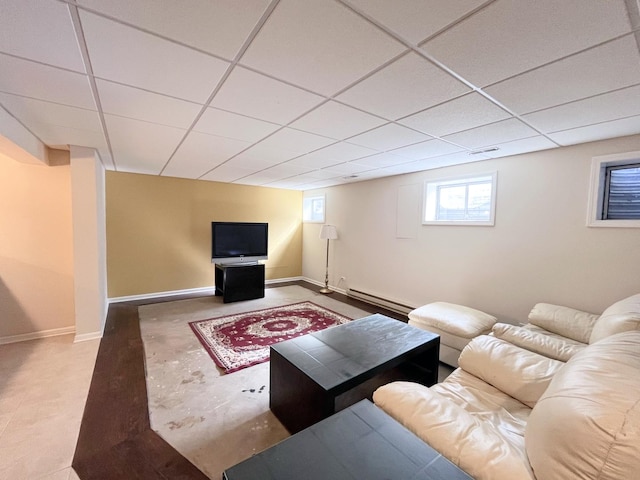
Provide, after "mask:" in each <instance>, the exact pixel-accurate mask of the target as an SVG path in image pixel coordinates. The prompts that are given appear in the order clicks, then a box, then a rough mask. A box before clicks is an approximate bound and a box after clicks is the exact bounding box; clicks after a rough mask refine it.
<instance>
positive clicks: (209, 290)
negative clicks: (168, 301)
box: [107, 287, 214, 303]
mask: <svg viewBox="0 0 640 480" xmlns="http://www.w3.org/2000/svg"><path fill="white" fill-rule="evenodd" d="M194 293H210V294H211V295H213V294H214V288H213V287H201V288H187V289H185V290H171V291H167V292H155V293H143V294H141V295H128V296H124V297H112V298H109V299H107V302H109V303H118V302H130V301H134V300H149V299H153V298H162V297H171V296H173V295H190V294H194Z"/></svg>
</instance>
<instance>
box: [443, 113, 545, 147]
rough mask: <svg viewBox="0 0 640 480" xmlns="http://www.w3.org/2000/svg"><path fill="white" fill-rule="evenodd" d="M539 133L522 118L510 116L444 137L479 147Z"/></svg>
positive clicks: (468, 145) (458, 142)
mask: <svg viewBox="0 0 640 480" xmlns="http://www.w3.org/2000/svg"><path fill="white" fill-rule="evenodd" d="M535 135H538V132H536V131H535V130H534V129H532V128H530V127H528V126H527V125H525V124H524V123H523V122H521V121H520V120H517V119H515V118H510V119H508V120H502V121H500V122H496V123H492V124H491V125H484V126H482V127H478V128H472V129H471V130H465V131H464V132H459V133H454V134H453V135H447V136H445V137H444V138H446V139H447V140H449V141H450V142H453V143H457V144H458V145H462V146H463V147H467V148H471V149H474V148H479V147H486V146H489V145H495V144H498V143H505V142H510V141H512V140H520V139H522V138H527V137H533V136H535Z"/></svg>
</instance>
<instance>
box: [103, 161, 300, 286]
mask: <svg viewBox="0 0 640 480" xmlns="http://www.w3.org/2000/svg"><path fill="white" fill-rule="evenodd" d="M106 209H107V275H108V296H109V297H110V298H114V297H122V296H130V295H142V294H150V293H159V292H169V291H176V290H185V289H191V288H202V287H211V286H213V265H212V264H211V222H212V221H246V222H269V260H268V261H267V262H266V277H267V279H277V278H290V277H297V276H300V275H301V273H302V192H297V191H289V190H280V189H272V188H263V187H252V186H245V185H232V184H224V183H217V182H206V181H199V180H187V179H180V178H173V177H159V176H151V175H139V174H131V173H119V172H111V171H108V172H107V176H106Z"/></svg>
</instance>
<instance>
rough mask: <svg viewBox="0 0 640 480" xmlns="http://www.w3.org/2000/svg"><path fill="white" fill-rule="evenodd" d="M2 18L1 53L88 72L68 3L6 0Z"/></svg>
mask: <svg viewBox="0 0 640 480" xmlns="http://www.w3.org/2000/svg"><path fill="white" fill-rule="evenodd" d="M0 17H2V28H0V51H3V52H7V53H11V54H12V55H17V56H20V57H25V58H29V59H31V60H36V61H38V62H43V63H48V64H50V65H55V66H58V67H63V68H68V69H71V70H75V71H77V72H82V73H85V69H84V63H83V62H82V56H81V55H80V49H79V48H78V42H77V41H76V37H75V32H74V29H73V23H72V21H71V15H70V13H69V7H67V5H66V4H64V3H59V2H51V1H46V2H43V1H42V0H2V5H1V6H0Z"/></svg>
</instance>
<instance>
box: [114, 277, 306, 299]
mask: <svg viewBox="0 0 640 480" xmlns="http://www.w3.org/2000/svg"><path fill="white" fill-rule="evenodd" d="M298 280H303V277H289V278H275V279H273V280H265V282H264V283H265V285H273V284H277V283H285V282H296V281H298ZM199 293H203V294H209V295H213V294H214V293H215V287H213V286H212V287H200V288H186V289H184V290H171V291H167V292H155V293H143V294H141V295H129V296H124V297H112V298H109V299H107V301H108V302H109V303H118V302H131V301H136V300H151V299H154V298H162V297H171V296H174V295H193V294H199Z"/></svg>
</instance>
